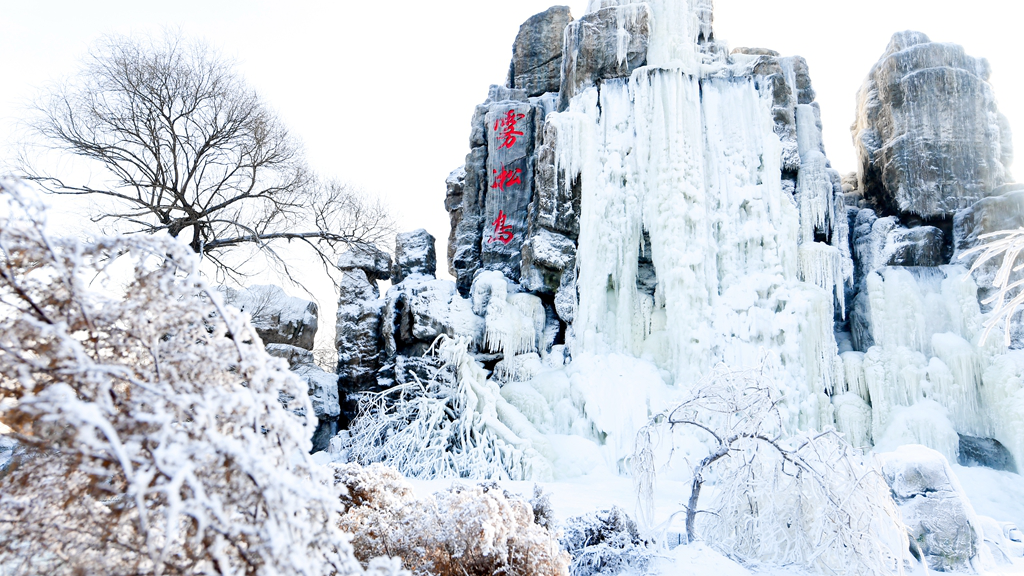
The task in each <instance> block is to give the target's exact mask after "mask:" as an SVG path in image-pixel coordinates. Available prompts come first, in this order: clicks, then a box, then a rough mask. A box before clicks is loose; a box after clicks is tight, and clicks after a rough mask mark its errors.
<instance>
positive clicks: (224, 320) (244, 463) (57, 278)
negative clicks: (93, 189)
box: [0, 181, 397, 575]
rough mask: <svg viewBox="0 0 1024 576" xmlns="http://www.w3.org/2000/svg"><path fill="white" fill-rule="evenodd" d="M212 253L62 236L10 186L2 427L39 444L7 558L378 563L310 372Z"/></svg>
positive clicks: (15, 513)
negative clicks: (317, 432) (360, 528)
mask: <svg viewBox="0 0 1024 576" xmlns="http://www.w3.org/2000/svg"><path fill="white" fill-rule="evenodd" d="M114 255H119V256H120V257H119V258H117V259H113V258H112V257H113V256H114ZM197 261H198V258H197V257H196V256H195V254H194V253H193V252H192V251H191V250H190V249H189V247H188V246H187V245H185V244H182V243H180V242H178V241H176V240H173V239H171V238H167V237H153V236H148V235H140V236H129V237H115V238H101V239H98V240H96V241H94V242H91V243H82V242H79V241H76V240H73V239H68V238H60V237H55V236H52V235H50V234H48V233H47V231H46V223H45V217H44V213H43V210H42V208H41V207H40V206H39V205H38V204H37V203H36V202H35V201H34V200H33V199H32V198H31V193H29V192H25V191H20V190H19V188H18V185H15V184H14V183H12V182H10V181H7V182H0V423H2V425H3V426H0V429H2V431H3V432H4V433H5V434H6V435H8V436H9V437H13V438H14V439H16V441H17V442H18V443H20V445H21V446H22V447H23V450H22V451H20V452H19V455H18V456H17V457H16V458H15V461H13V462H12V463H11V465H10V466H9V468H8V469H7V471H6V472H5V473H3V474H0V571H3V572H4V573H5V574H10V573H15V574H43V573H45V574H150V573H152V574H199V573H202V574H267V575H270V574H288V575H294V574H303V575H321V574H361V573H363V569H362V568H361V567H360V565H359V563H358V562H356V561H355V559H354V557H353V554H352V548H351V546H350V544H349V541H348V537H347V536H346V535H345V534H344V533H343V532H342V531H341V530H340V529H339V528H338V521H339V518H340V512H341V511H342V504H341V503H340V501H339V496H340V488H336V487H335V484H334V482H333V478H332V477H331V474H330V472H329V471H328V470H325V469H323V468H320V467H318V466H317V465H316V464H315V463H313V462H312V460H311V459H310V457H309V456H308V452H309V449H310V441H309V437H310V432H311V431H312V429H313V426H315V420H314V418H313V413H312V410H311V406H310V402H309V399H308V396H307V394H306V386H305V384H304V383H302V382H301V381H300V380H299V379H298V378H297V377H296V376H295V375H293V374H292V373H290V372H289V371H288V369H287V366H286V364H285V363H284V361H283V360H279V359H274V358H272V357H270V356H269V355H267V353H266V352H265V351H264V349H263V345H262V343H261V342H260V339H259V337H258V336H257V334H256V332H255V331H254V330H253V328H252V326H251V325H250V322H249V320H248V315H247V314H243V313H240V312H238V311H237V310H234V309H232V308H229V307H226V306H224V305H223V304H222V303H221V299H220V296H219V295H218V293H217V292H216V290H214V289H212V288H211V287H210V286H208V285H207V284H206V283H205V282H204V280H203V279H202V278H201V277H200V276H199V275H198V273H197V270H196V266H197ZM126 262H130V263H131V265H132V268H131V269H130V270H123V269H122V270H120V271H118V272H117V273H114V272H112V271H111V268H112V267H116V266H123V265H124V263H126ZM126 278H127V282H126V283H125V279H126ZM376 570H377V572H376V573H378V574H385V573H394V572H395V571H396V570H397V568H396V567H395V564H394V563H393V562H390V561H388V562H383V561H382V562H378V565H377V567H376Z"/></svg>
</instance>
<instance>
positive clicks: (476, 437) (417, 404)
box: [348, 336, 545, 480]
mask: <svg viewBox="0 0 1024 576" xmlns="http://www.w3.org/2000/svg"><path fill="white" fill-rule="evenodd" d="M467 344H468V343H467V341H466V340H464V339H454V340H453V339H449V338H447V337H446V336H441V337H440V338H439V339H438V342H436V343H435V346H434V347H432V350H433V349H436V351H437V352H436V354H437V356H436V360H435V359H433V358H429V357H428V358H424V359H423V362H421V363H420V366H419V367H420V368H425V369H426V371H427V372H429V374H427V378H425V379H421V378H420V377H419V376H417V375H416V374H409V375H408V378H409V379H408V380H407V381H406V382H405V383H401V384H398V385H396V386H394V387H392V388H389V389H387V390H384V391H383V392H380V393H377V394H366V395H364V396H363V397H362V398H361V399H360V401H359V416H358V417H357V418H356V420H355V421H354V422H353V423H352V425H351V427H350V431H351V444H350V445H349V446H348V448H349V450H350V452H349V453H350V455H351V457H352V458H353V459H354V460H356V461H357V462H360V463H363V464H370V463H373V462H380V463H383V464H386V465H388V466H393V467H395V468H396V469H398V470H399V471H400V472H401V473H402V474H404V475H406V476H409V477H414V478H421V479H436V478H495V479H512V480H520V479H526V478H532V477H533V476H534V468H535V467H536V466H538V465H540V466H543V465H544V463H545V461H544V460H543V458H542V457H541V456H540V455H539V454H537V452H536V451H535V450H534V449H532V448H529V447H523V445H524V444H525V442H524V441H523V440H522V439H521V438H520V437H519V436H517V435H516V434H515V433H514V432H513V431H512V430H510V429H509V428H508V427H507V426H506V425H505V424H503V423H502V422H501V421H500V420H499V418H498V410H499V408H506V407H507V408H508V409H511V407H509V406H508V404H507V402H506V401H505V400H504V399H503V398H502V397H501V394H500V392H499V389H498V385H497V384H495V383H494V382H493V381H490V380H487V373H486V371H485V370H484V368H483V367H482V366H481V365H480V364H479V363H478V362H477V361H476V360H475V359H474V358H473V357H472V356H471V355H470V354H469V352H468V351H467Z"/></svg>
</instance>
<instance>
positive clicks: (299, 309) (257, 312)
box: [224, 284, 318, 350]
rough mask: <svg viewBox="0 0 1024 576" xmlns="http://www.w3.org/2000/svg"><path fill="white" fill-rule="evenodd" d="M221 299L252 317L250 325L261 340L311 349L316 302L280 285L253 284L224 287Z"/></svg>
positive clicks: (315, 318)
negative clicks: (246, 286)
mask: <svg viewBox="0 0 1024 576" xmlns="http://www.w3.org/2000/svg"><path fill="white" fill-rule="evenodd" d="M224 295H225V300H226V301H227V303H228V304H231V305H232V306H235V307H236V308H238V309H239V310H241V311H243V312H248V313H249V315H250V316H251V317H252V325H253V328H255V329H256V333H257V334H259V335H260V338H261V339H262V340H263V344H264V345H267V344H288V345H290V346H297V347H299V348H305V349H306V350H312V349H313V339H314V338H315V337H316V330H317V327H318V323H317V313H318V310H317V305H316V303H314V302H311V301H309V300H303V299H302V298H293V297H291V296H288V295H287V294H285V291H284V290H283V289H281V287H280V286H273V285H269V284H266V285H256V286H251V287H249V288H247V289H245V290H233V289H230V288H229V289H226V290H225V293H224Z"/></svg>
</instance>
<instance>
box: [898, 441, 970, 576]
mask: <svg viewBox="0 0 1024 576" xmlns="http://www.w3.org/2000/svg"><path fill="white" fill-rule="evenodd" d="M879 458H880V460H881V462H882V475H883V476H884V477H885V481H886V482H887V483H888V484H889V487H890V488H891V489H892V495H893V498H894V499H895V500H896V504H897V505H898V506H899V507H900V512H902V514H903V521H904V523H906V525H907V529H908V531H909V533H910V539H911V540H912V541H913V542H915V543H916V544H917V546H918V547H919V548H920V550H921V552H922V553H923V554H924V557H925V560H927V562H928V567H929V568H931V569H932V570H938V571H940V572H953V571H962V570H964V571H973V570H972V567H971V560H972V559H973V558H974V557H975V556H977V554H978V547H979V545H980V544H981V539H980V537H979V533H978V530H977V528H976V527H975V522H976V519H975V518H976V517H975V513H974V508H973V507H972V506H971V503H970V502H969V501H968V500H967V497H966V496H965V495H964V492H963V489H962V488H960V484H959V482H957V480H956V476H955V475H954V474H953V471H952V470H951V469H950V468H949V464H948V463H947V462H946V459H945V458H944V457H943V456H942V454H939V453H938V452H936V451H934V450H931V449H929V448H925V447H924V446H919V445H908V446H901V447H900V448H899V449H898V450H896V451H895V452H887V453H883V454H880V455H879Z"/></svg>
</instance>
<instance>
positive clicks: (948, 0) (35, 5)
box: [0, 0, 1024, 323]
mask: <svg viewBox="0 0 1024 576" xmlns="http://www.w3.org/2000/svg"><path fill="white" fill-rule="evenodd" d="M567 4H568V5H569V6H570V8H571V9H572V13H573V15H574V16H576V17H578V16H580V15H582V14H583V12H584V10H585V8H586V0H574V1H572V2H568V3H567ZM550 5H552V3H551V2H549V0H504V1H497V0H494V1H492V0H438V1H436V2H422V1H415V0H391V1H388V2H353V1H350V0H337V1H334V2H326V1H320V2H316V1H310V0H292V1H289V2H287V3H285V2H272V1H269V0H204V1H196V0H176V1H174V2H159V3H158V2H146V1H140V0H91V1H88V2H86V1H81V0H63V1H56V0H51V1H47V0H0V157H3V156H5V155H7V154H8V153H9V151H10V146H9V144H10V141H11V139H12V135H11V134H12V132H11V128H12V125H11V122H12V120H14V119H16V118H18V117H19V115H21V114H22V107H23V105H24V102H25V101H26V100H28V99H29V98H31V97H32V96H33V95H34V94H36V93H38V91H39V90H40V89H41V88H42V87H43V86H45V85H46V84H47V83H48V82H49V81H51V80H54V79H57V78H59V77H61V76H64V75H67V74H69V73H71V72H72V71H74V69H75V66H76V63H77V61H78V60H79V59H80V58H81V57H82V55H83V54H84V53H85V51H86V50H87V48H88V47H89V45H90V44H91V43H92V42H93V41H94V40H96V39H97V38H98V37H99V36H100V35H101V34H103V33H107V32H118V33H130V32H143V33H145V32H159V30H160V29H161V27H163V26H175V27H180V28H181V29H182V30H183V31H184V32H186V33H187V34H191V35H195V36H201V37H204V38H206V39H207V40H209V41H210V42H211V43H212V44H213V45H214V46H216V47H218V48H219V49H220V50H221V51H222V52H223V53H225V54H226V55H228V56H231V57H233V58H235V59H236V60H237V61H238V63H239V67H240V70H241V72H242V74H243V75H244V76H245V77H246V78H247V79H248V81H249V82H250V83H251V84H252V85H253V86H254V87H256V88H257V89H258V90H259V91H260V92H261V93H262V94H263V96H264V97H265V99H266V100H267V102H268V103H269V104H270V105H271V107H273V108H275V109H276V110H277V111H278V113H279V114H280V116H281V117H282V119H283V120H284V122H285V125H286V126H288V127H289V128H290V129H291V130H292V132H293V133H294V134H295V135H296V136H298V137H299V138H301V139H302V141H303V142H304V143H305V148H306V153H307V156H308V158H309V160H310V162H311V164H312V165H313V167H314V168H315V169H317V170H318V171H320V172H323V173H326V174H330V175H334V176H338V177H340V178H342V179H345V180H349V181H351V182H353V183H356V184H358V185H360V186H362V187H363V188H365V189H366V190H368V191H370V192H375V193H379V194H382V195H384V196H385V197H386V198H387V199H388V200H389V202H390V204H391V205H392V207H393V208H394V210H395V213H396V215H397V217H398V219H399V223H400V228H401V229H402V230H411V229H414V228H419V227H425V228H427V229H428V230H429V231H430V232H431V233H432V234H434V236H435V237H437V240H438V243H437V251H438V272H439V273H441V272H442V271H443V270H445V269H446V268H447V266H446V264H445V263H444V254H445V250H446V245H447V236H448V216H447V213H446V212H445V211H444V207H443V201H444V193H445V185H444V180H445V177H446V176H447V175H448V173H449V172H450V171H451V170H452V169H454V168H456V167H458V166H459V165H461V164H462V163H463V161H464V158H465V155H466V153H467V152H468V139H469V121H470V116H471V114H472V112H473V107H474V106H475V105H476V104H477V103H479V102H481V101H483V99H484V98H485V96H486V94H487V87H488V85H490V84H496V83H503V82H504V80H505V76H506V73H507V71H508V64H509V59H510V57H511V47H512V42H513V40H514V38H515V35H516V32H517V31H518V29H519V25H520V24H521V23H522V22H523V21H524V20H525V19H526V18H528V17H529V16H530V15H532V14H535V13H537V12H540V11H542V10H544V9H546V8H548V7H549V6H550ZM1022 16H1024V0H974V1H972V2H964V1H962V0H955V1H954V0H857V1H845V0H843V1H839V0H716V11H715V35H716V37H717V38H719V39H720V40H726V41H727V42H728V43H729V45H730V46H731V47H736V46H759V47H765V48H772V49H775V50H778V51H779V52H781V53H782V54H784V55H791V54H800V55H802V56H804V57H805V58H806V59H807V61H808V64H809V66H810V72H811V78H812V80H813V83H814V88H815V90H816V92H817V95H818V98H817V100H818V102H819V104H820V105H821V108H822V113H823V124H824V130H825V146H826V151H827V153H828V156H829V158H830V159H831V161H832V163H833V165H834V166H835V167H836V168H838V169H839V170H840V171H841V172H848V171H851V170H853V169H854V162H855V157H854V153H853V147H852V145H851V143H850V135H849V125H850V123H851V122H852V121H853V117H854V99H855V95H856V91H857V88H858V87H859V86H860V84H861V82H862V80H863V78H864V77H865V75H866V74H867V72H868V70H869V69H870V67H871V65H872V64H873V63H874V62H875V61H877V59H878V57H879V56H880V55H881V53H882V52H883V51H884V49H885V46H886V44H887V43H888V41H889V37H890V36H891V35H892V33H893V32H895V31H897V30H904V29H916V30H920V31H922V32H925V33H926V34H928V35H929V36H930V37H931V38H932V40H936V41H949V42H956V43H959V44H962V45H963V46H964V47H965V48H966V49H967V52H968V53H969V54H971V55H973V56H982V57H986V58H988V59H989V61H990V63H991V65H992V70H993V75H992V84H993V86H994V87H995V92H996V96H997V98H999V102H1000V109H1001V111H1002V112H1003V113H1004V114H1006V115H1007V116H1008V117H1009V119H1010V122H1011V125H1012V127H1013V129H1014V131H1015V133H1016V134H1024V98H1021V97H1020V95H1021V94H1022V93H1024V78H1022V76H1024V74H1022V73H1021V71H1020V66H1021V62H1022V58H1021V56H1022V55H1024V47H1022V46H1024V45H1022V43H1021V41H1020V36H1019V34H1020V30H1021V25H1022V23H1024V18H1022ZM1020 156H1021V157H1024V150H1022V151H1021V153H1020ZM1018 171H1019V170H1018ZM325 296H326V295H325ZM332 300H333V297H321V298H320V301H321V304H322V305H323V304H326V305H327V306H325V307H324V310H323V312H324V316H325V317H326V318H330V317H331V316H330V315H333V310H332V309H331V306H330V301H332ZM322 323H323V322H322Z"/></svg>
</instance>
